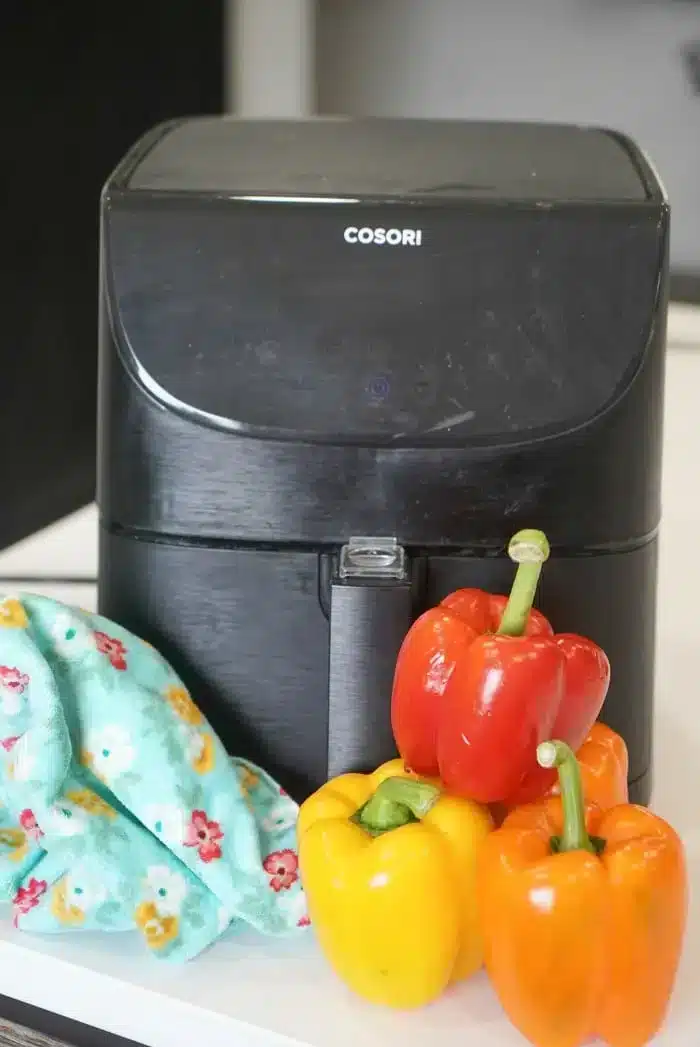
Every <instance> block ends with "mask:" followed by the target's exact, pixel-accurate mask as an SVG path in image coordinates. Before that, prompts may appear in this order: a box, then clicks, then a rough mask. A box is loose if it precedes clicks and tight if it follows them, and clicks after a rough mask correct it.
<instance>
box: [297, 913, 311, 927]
mask: <svg viewBox="0 0 700 1047" xmlns="http://www.w3.org/2000/svg"><path fill="white" fill-rule="evenodd" d="M310 926H311V920H310V919H309V917H308V916H300V917H299V919H298V920H297V927H310Z"/></svg>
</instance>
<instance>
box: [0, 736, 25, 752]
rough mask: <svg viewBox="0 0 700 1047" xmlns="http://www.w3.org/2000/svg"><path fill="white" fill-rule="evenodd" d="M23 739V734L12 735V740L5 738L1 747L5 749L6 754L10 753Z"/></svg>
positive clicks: (1, 742)
mask: <svg viewBox="0 0 700 1047" xmlns="http://www.w3.org/2000/svg"><path fill="white" fill-rule="evenodd" d="M21 737H22V735H21V734H16V735H12V737H11V738H3V739H2V741H0V745H1V746H2V747H3V749H4V750H5V752H6V753H9V752H10V750H11V749H14V747H15V746H16V745H17V742H18V741H19V740H20V738H21Z"/></svg>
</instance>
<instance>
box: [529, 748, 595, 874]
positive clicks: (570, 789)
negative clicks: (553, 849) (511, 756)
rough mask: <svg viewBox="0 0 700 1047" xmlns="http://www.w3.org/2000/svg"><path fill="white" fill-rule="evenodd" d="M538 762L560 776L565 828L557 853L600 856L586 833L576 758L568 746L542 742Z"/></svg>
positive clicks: (579, 771)
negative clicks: (581, 853)
mask: <svg viewBox="0 0 700 1047" xmlns="http://www.w3.org/2000/svg"><path fill="white" fill-rule="evenodd" d="M537 762H538V764H539V765H540V767H546V768H552V767H554V768H556V771H557V774H558V775H559V790H560V792H561V803H562V813H563V825H562V833H561V836H560V837H559V840H558V847H557V850H558V851H559V852H562V851H590V852H591V853H592V854H597V853H598V852H597V849H596V847H595V844H594V843H593V841H592V840H591V838H590V836H589V835H588V832H587V831H586V813H585V807H584V802H583V786H582V784H581V770H580V768H579V765H578V760H577V759H576V754H575V753H574V752H573V750H572V749H570V748H569V746H568V745H567V744H566V742H558V741H554V742H541V743H540V744H539V745H538V746H537Z"/></svg>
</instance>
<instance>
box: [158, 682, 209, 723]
mask: <svg viewBox="0 0 700 1047" xmlns="http://www.w3.org/2000/svg"><path fill="white" fill-rule="evenodd" d="M165 700H166V701H167V702H168V704H169V705H170V707H171V708H172V710H173V712H174V713H175V715H176V716H179V717H180V719H181V720H183V721H184V723H189V724H192V725H193V726H197V724H200V723H201V722H202V720H203V719H204V717H203V716H202V714H201V712H200V711H199V709H198V708H197V706H196V705H195V704H194V702H193V701H192V699H191V698H190V696H189V693H188V691H187V690H186V689H185V688H184V687H175V686H173V687H168V689H167V691H166V692H165Z"/></svg>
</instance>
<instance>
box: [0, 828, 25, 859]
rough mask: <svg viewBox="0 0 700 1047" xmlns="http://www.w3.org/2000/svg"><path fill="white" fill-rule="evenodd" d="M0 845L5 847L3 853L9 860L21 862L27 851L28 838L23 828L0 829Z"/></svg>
mask: <svg viewBox="0 0 700 1047" xmlns="http://www.w3.org/2000/svg"><path fill="white" fill-rule="evenodd" d="M0 845H1V846H2V847H7V851H8V852H9V853H6V854H5V855H4V857H5V858H7V859H8V860H9V861H11V862H21V861H22V859H23V858H26V856H27V854H28V853H29V840H28V839H27V834H26V833H25V831H24V829H0Z"/></svg>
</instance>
